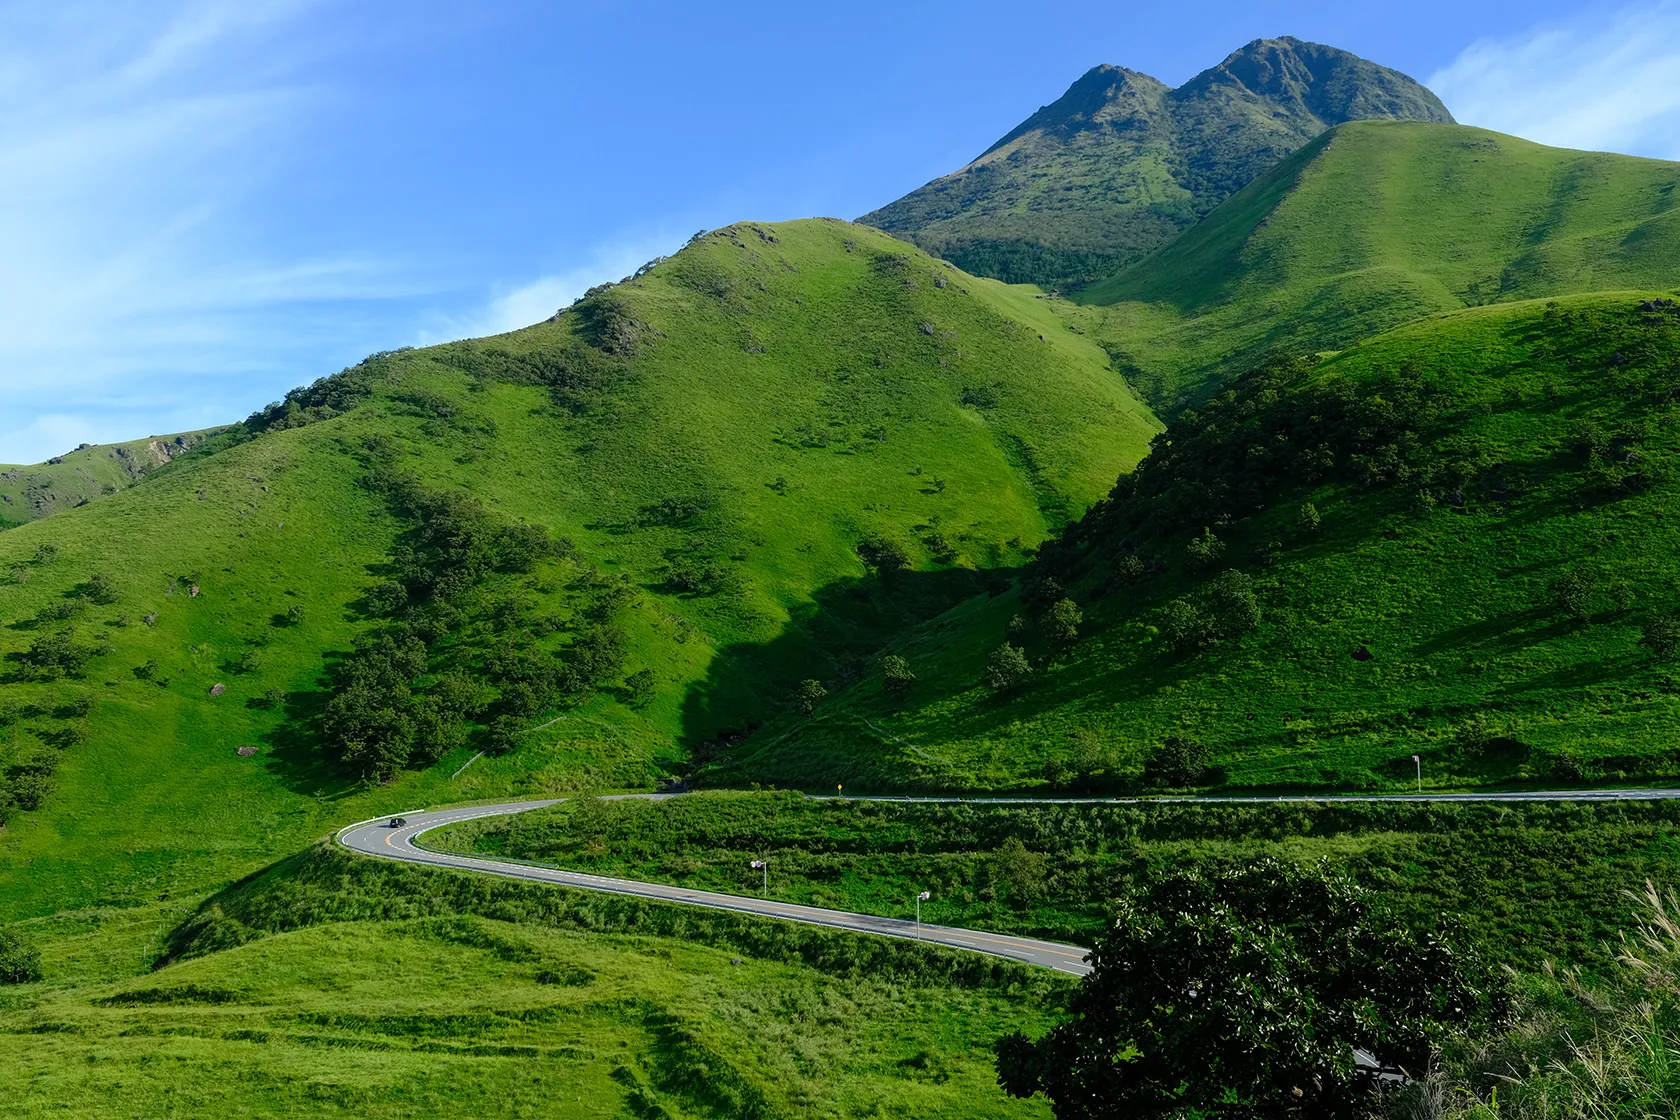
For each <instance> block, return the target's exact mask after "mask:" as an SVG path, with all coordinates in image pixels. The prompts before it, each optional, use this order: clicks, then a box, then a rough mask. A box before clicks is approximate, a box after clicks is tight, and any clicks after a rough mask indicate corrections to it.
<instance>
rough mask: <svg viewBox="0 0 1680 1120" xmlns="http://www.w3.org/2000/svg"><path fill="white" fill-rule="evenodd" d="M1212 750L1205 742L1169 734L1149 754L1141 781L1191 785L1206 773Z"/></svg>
mask: <svg viewBox="0 0 1680 1120" xmlns="http://www.w3.org/2000/svg"><path fill="white" fill-rule="evenodd" d="M1211 761H1213V752H1212V751H1210V750H1209V749H1208V748H1207V746H1206V745H1205V744H1202V743H1198V742H1196V741H1195V740H1194V739H1188V738H1186V737H1184V736H1182V735H1169V736H1168V737H1167V738H1166V739H1164V740H1162V741H1161V743H1160V744H1159V745H1158V746H1156V748H1155V749H1154V750H1153V751H1151V752H1150V753H1149V761H1148V762H1147V763H1145V764H1144V770H1143V776H1144V780H1145V781H1148V782H1150V783H1152V784H1154V785H1159V786H1169V787H1173V788H1177V787H1180V786H1193V785H1195V784H1196V783H1197V782H1199V781H1201V780H1202V778H1203V777H1204V776H1205V775H1206V774H1207V769H1208V763H1209V762H1211Z"/></svg>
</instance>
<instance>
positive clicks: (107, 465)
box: [0, 432, 210, 529]
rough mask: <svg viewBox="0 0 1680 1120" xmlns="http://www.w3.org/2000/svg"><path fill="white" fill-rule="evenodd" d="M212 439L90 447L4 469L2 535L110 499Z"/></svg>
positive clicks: (190, 435) (0, 476)
mask: <svg viewBox="0 0 1680 1120" xmlns="http://www.w3.org/2000/svg"><path fill="white" fill-rule="evenodd" d="M209 434H210V433H209V432H184V433H182V434H180V435H174V436H152V437H151V438H149V439H135V440H129V441H128V442H127V443H100V444H90V445H88V446H85V447H78V448H77V449H76V450H74V451H67V452H65V453H64V454H63V455H59V456H56V457H55V458H53V459H52V460H51V461H50V462H46V463H40V464H37V465H35V466H32V467H8V466H0V529H4V528H6V527H8V526H9V525H21V524H22V523H23V522H25V521H33V520H35V519H36V518H38V517H47V516H49V515H51V514H54V513H57V512H59V511H60V510H66V509H72V508H74V507H76V506H79V505H84V504H86V503H88V502H92V501H96V500H98V499H99V498H105V497H109V496H110V495H112V494H115V493H116V492H117V491H118V490H122V489H125V488H127V487H129V486H132V485H134V484H135V483H136V482H138V481H140V480H141V479H142V478H144V477H145V476H146V474H147V473H148V472H150V471H151V470H152V469H154V468H155V467H158V466H161V465H162V464H164V463H167V462H169V461H170V460H171V459H173V458H174V457H175V456H177V455H179V454H180V453H181V452H182V451H185V450H187V449H188V448H190V447H192V446H193V445H194V444H196V443H198V441H199V440H201V439H203V438H204V437H205V436H206V435H209Z"/></svg>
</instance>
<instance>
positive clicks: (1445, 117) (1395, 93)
mask: <svg viewBox="0 0 1680 1120" xmlns="http://www.w3.org/2000/svg"><path fill="white" fill-rule="evenodd" d="M1220 90H1227V91H1241V93H1243V94H1246V95H1248V96H1250V97H1253V98H1257V99H1260V100H1264V101H1268V102H1272V103H1273V104H1274V105H1275V106H1281V107H1286V108H1292V109H1296V110H1298V111H1304V112H1307V113H1310V114H1311V115H1313V116H1314V117H1317V118H1318V119H1319V120H1320V121H1322V122H1323V123H1324V124H1325V126H1326V127H1333V126H1335V125H1338V124H1344V123H1346V122H1347V121H1355V120H1422V121H1430V122H1433V123H1436V124H1452V123H1454V121H1453V116H1452V114H1451V113H1450V112H1448V111H1447V107H1446V106H1445V105H1443V104H1442V103H1441V99H1440V98H1438V97H1436V96H1435V94H1433V93H1432V92H1430V91H1429V90H1428V89H1426V88H1425V87H1424V86H1423V85H1422V84H1420V83H1419V82H1417V81H1416V80H1414V79H1412V78H1410V77H1408V76H1407V75H1405V74H1402V73H1401V72H1400V71H1398V70H1392V69H1390V68H1389V67H1387V66H1379V65H1378V64H1377V63H1374V62H1370V61H1368V60H1366V59H1363V58H1360V57H1359V56H1358V55H1356V54H1353V53H1352V52H1350V51H1344V50H1341V49H1339V48H1337V47H1330V46H1326V45H1324V44H1323V43H1309V42H1307V41H1306V40H1304V39H1297V38H1295V37H1294V36H1293V35H1283V36H1279V37H1278V38H1275V39H1255V40H1254V41H1253V42H1250V43H1247V44H1245V45H1244V46H1242V47H1239V48H1238V49H1237V50H1235V51H1232V52H1231V53H1230V54H1229V55H1228V56H1226V58H1225V60H1224V61H1223V62H1221V63H1219V65H1217V66H1214V67H1211V68H1209V69H1207V70H1204V71H1202V72H1201V73H1200V74H1198V75H1196V76H1195V77H1194V78H1192V79H1190V81H1188V82H1186V83H1185V84H1184V85H1182V86H1180V87H1179V88H1178V89H1176V90H1174V91H1173V94H1174V97H1175V99H1177V100H1181V101H1182V100H1189V99H1191V98H1194V97H1199V96H1206V95H1208V94H1210V93H1214V92H1216V91H1220Z"/></svg>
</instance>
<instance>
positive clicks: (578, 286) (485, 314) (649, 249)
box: [420, 235, 683, 345]
mask: <svg viewBox="0 0 1680 1120" xmlns="http://www.w3.org/2000/svg"><path fill="white" fill-rule="evenodd" d="M682 243H683V239H682V238H681V237H677V236H674V235H673V236H670V237H645V238H637V239H635V240H633V241H622V242H616V243H613V244H610V245H603V246H599V247H597V248H596V249H595V250H594V251H593V252H591V253H590V255H589V262H588V263H587V264H583V265H579V266H578V267H576V268H571V269H568V270H566V271H565V272H560V273H554V274H551V275H548V276H539V277H538V278H537V279H535V280H532V281H530V282H529V283H526V284H521V285H520V286H518V287H516V288H509V289H507V290H504V291H501V292H499V293H497V294H495V295H493V296H492V297H491V298H490V300H489V302H488V303H487V304H485V306H484V307H483V308H482V309H480V311H479V312H478V313H477V314H475V315H472V316H469V317H467V318H464V319H455V318H449V319H445V320H444V321H442V322H441V323H439V325H438V328H437V329H436V330H435V331H428V332H425V333H424V334H423V335H422V338H421V340H420V343H421V345H427V344H429V343H433V342H443V341H446V340H448V339H456V338H479V337H482V336H484V335H491V334H502V333H504V332H506V331H514V330H518V329H519V328H520V327H528V326H530V325H531V324H532V323H540V322H542V321H543V320H544V319H547V318H548V317H549V316H551V315H553V314H554V313H555V312H556V311H558V310H560V309H561V308H563V307H565V306H566V305H567V304H569V303H571V302H572V301H573V300H575V299H577V298H578V297H579V296H581V295H582V294H583V293H584V292H587V291H588V290H589V289H590V288H593V287H594V286H595V285H597V284H604V283H607V282H609V281H614V280H622V279H624V278H625V277H626V276H629V275H630V274H631V273H633V272H635V271H636V269H638V268H640V267H641V266H642V265H644V264H646V263H647V262H648V261H650V260H652V259H654V258H655V257H657V256H662V255H665V254H668V253H674V252H676V250H677V248H678V247H679V246H680V245H682Z"/></svg>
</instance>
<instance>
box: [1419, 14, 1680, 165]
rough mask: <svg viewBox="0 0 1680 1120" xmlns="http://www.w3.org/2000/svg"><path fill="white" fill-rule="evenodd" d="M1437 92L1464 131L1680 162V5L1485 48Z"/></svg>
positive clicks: (1476, 48)
mask: <svg viewBox="0 0 1680 1120" xmlns="http://www.w3.org/2000/svg"><path fill="white" fill-rule="evenodd" d="M1428 85H1429V87H1430V88H1431V89H1433V90H1434V91H1435V92H1436V93H1437V94H1439V95H1440V97H1441V99H1442V100H1443V101H1445V102H1446V104H1447V108H1449V109H1451V110H1452V113H1453V115H1454V116H1455V117H1456V118H1457V119H1458V120H1459V121H1460V122H1461V123H1463V124H1472V125H1478V126H1480V127H1482V128H1490V129H1494V130H1495V131H1498V132H1506V133H1511V134H1513V135H1516V136H1521V137H1524V138H1525V139H1529V140H1535V141H1538V142H1540V143H1542V144H1552V145H1556V146H1558V147H1564V148H1585V149H1590V150H1594V151H1615V152H1625V153H1628V154H1632V155H1645V156H1656V157H1659V158H1662V159H1680V2H1677V0H1662V2H1659V3H1655V4H1650V3H1647V4H1639V5H1634V6H1631V7H1626V8H1622V9H1620V10H1616V11H1613V12H1609V13H1603V12H1600V13H1594V14H1591V15H1582V16H1579V17H1576V18H1575V19H1573V20H1570V21H1568V22H1566V23H1562V24H1553V25H1548V26H1544V27H1539V28H1535V29H1533V30H1530V31H1528V32H1525V33H1524V34H1522V35H1518V36H1514V37H1511V38H1506V39H1497V40H1493V39H1488V40H1482V41H1480V42H1477V43H1474V44H1472V45H1471V46H1470V47H1468V48H1466V49H1465V50H1464V51H1463V52H1461V53H1460V54H1459V56H1458V58H1456V59H1455V60H1454V61H1453V62H1452V64H1451V65H1449V66H1447V67H1446V68H1445V69H1442V70H1439V71H1437V72H1436V73H1435V74H1433V75H1431V76H1430V78H1429V81H1428Z"/></svg>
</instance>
